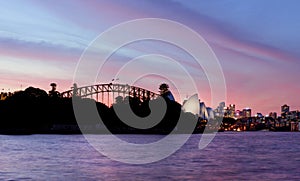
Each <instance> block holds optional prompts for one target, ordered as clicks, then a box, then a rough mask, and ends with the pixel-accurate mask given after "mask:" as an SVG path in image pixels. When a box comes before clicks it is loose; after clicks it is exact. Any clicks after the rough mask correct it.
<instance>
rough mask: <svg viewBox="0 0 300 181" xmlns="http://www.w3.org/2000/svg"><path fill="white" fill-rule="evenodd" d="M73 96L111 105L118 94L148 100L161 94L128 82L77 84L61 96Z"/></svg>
mask: <svg viewBox="0 0 300 181" xmlns="http://www.w3.org/2000/svg"><path fill="white" fill-rule="evenodd" d="M73 96H76V97H81V98H92V99H95V100H96V101H97V102H99V101H100V102H102V103H104V104H107V105H109V104H110V102H111V103H112V101H114V98H115V97H117V96H123V97H124V98H125V97H126V96H129V97H135V98H139V99H140V100H141V101H147V100H152V99H155V98H157V97H158V96H159V94H157V93H155V92H152V91H150V90H146V89H144V88H141V87H137V86H132V85H128V84H113V83H108V84H97V85H89V86H83V87H77V85H76V84H74V86H73V87H72V89H71V90H68V91H65V92H62V93H61V97H65V98H71V97H73Z"/></svg>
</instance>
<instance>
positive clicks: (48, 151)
mask: <svg viewBox="0 0 300 181" xmlns="http://www.w3.org/2000/svg"><path fill="white" fill-rule="evenodd" d="M94 136H95V137H96V138H97V139H106V136H105V135H94ZM119 137H120V138H122V139H124V140H128V141H130V142H136V143H141V142H145V141H146V142H147V141H148V142H151V141H155V140H159V139H161V138H163V136H162V135H119ZM200 137H201V135H192V136H191V138H190V139H189V140H188V142H187V143H186V144H185V145H184V146H183V147H182V148H181V149H179V150H178V151H177V152H176V153H174V154H173V155H171V156H170V157H168V158H166V159H163V160H161V161H158V162H154V163H149V164H144V165H133V164H125V163H120V162H117V161H114V160H111V159H109V158H107V157H105V156H103V155H102V154H101V153H99V152H97V151H96V150H95V149H94V148H93V147H92V146H91V145H89V144H88V142H87V141H86V140H85V138H84V137H83V136H82V135H26V136H8V135H0V146H1V147H0V180H300V133H299V132H224V133H218V134H217V135H216V137H215V138H214V140H213V141H212V142H211V143H210V144H209V145H208V146H207V147H206V148H205V149H203V150H199V149H198V143H199V140H200ZM111 144H112V145H113V144H114V143H111ZM128 154H129V155H130V154H131V155H134V154H135V153H134V152H133V153H128Z"/></svg>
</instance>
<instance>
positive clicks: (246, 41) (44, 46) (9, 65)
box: [0, 0, 300, 115]
mask: <svg viewBox="0 0 300 181" xmlns="http://www.w3.org/2000/svg"><path fill="white" fill-rule="evenodd" d="M299 5H300V2H298V1H292V0H289V1H285V3H282V1H271V0H269V1H263V2H261V1H258V0H257V1H242V2H237V1H222V2H217V1H211V2H206V1H188V2H185V1H139V2H137V1H84V2H82V1H63V2H56V3H53V2H52V1H47V0H46V1H35V0H31V1H26V2H23V1H18V0H13V1H7V2H2V6H1V7H0V10H1V12H2V13H1V16H0V20H1V21H0V22H1V23H0V27H1V28H0V72H1V80H0V89H1V90H2V89H3V90H5V91H8V89H9V90H10V91H14V90H19V89H21V88H23V89H24V88H27V87H28V86H35V87H40V88H42V89H45V90H49V89H50V87H49V85H50V83H51V82H56V83H57V84H58V87H57V89H58V91H64V90H68V89H69V88H70V87H71V86H72V84H73V82H72V80H73V74H74V71H75V68H76V64H77V63H78V60H79V58H80V55H81V54H82V52H83V51H84V49H85V48H86V47H87V46H88V45H89V43H90V42H91V41H92V40H94V39H95V38H96V37H97V36H98V35H99V34H100V33H102V32H103V31H105V30H106V29H108V28H110V27H112V26H114V25H116V24H119V23H122V22H124V21H129V20H132V19H137V18H163V19H170V20H173V21H177V22H179V23H182V24H184V25H186V26H188V27H190V28H192V29H193V30H195V31H196V32H197V33H199V34H200V35H201V36H203V38H204V39H205V40H206V41H207V42H208V43H209V45H210V46H211V47H212V49H213V51H214V52H215V54H216V56H217V57H218V59H219V61H220V63H221V66H222V68H223V72H224V76H225V81H226V87H227V100H226V104H231V103H232V104H235V105H236V106H237V107H236V109H240V110H242V109H243V108H246V107H250V108H251V109H252V111H253V113H256V112H262V113H263V114H264V115H266V114H269V113H270V112H277V113H280V106H282V105H284V104H287V105H289V106H290V107H291V109H292V110H297V109H299V107H300V98H299V97H297V96H296V95H297V93H298V92H299V90H300V85H299V84H297V81H298V77H299V76H300V75H299V74H300V73H299V71H298V69H299V67H300V62H299V58H300V53H299V52H298V50H299V48H300V47H299V46H300V42H299V40H300V37H299V36H300V35H299V33H298V32H299V31H298V30H299V29H300V13H299V11H298V9H297V7H299ZM153 44H154V43H153V42H146V43H144V44H143V46H140V45H139V44H136V45H131V46H128V47H126V48H124V49H123V50H122V51H121V52H119V53H118V54H116V55H115V56H114V57H113V58H114V59H113V60H112V61H111V63H110V64H109V65H107V67H106V68H107V69H106V71H107V75H106V76H103V77H100V78H99V82H109V81H111V80H112V78H114V73H115V72H116V71H117V70H118V68H119V67H120V66H122V64H124V63H126V61H128V60H129V59H131V58H134V57H137V56H140V55H144V54H148V53H161V54H164V53H166V54H167V55H168V56H171V57H173V58H174V59H177V60H179V62H180V63H181V64H182V65H183V66H185V67H186V69H187V70H188V71H189V72H190V73H191V75H193V77H194V78H195V80H196V82H197V86H198V89H199V90H200V92H199V97H200V99H201V101H204V102H205V103H206V104H207V106H208V107H211V105H210V96H211V94H210V88H209V84H208V83H207V79H206V78H205V74H204V72H203V70H202V69H201V67H200V68H194V64H193V63H192V61H191V58H190V57H188V56H187V55H185V54H181V53H170V52H174V50H176V52H180V51H179V50H178V51H177V49H176V48H174V47H169V46H168V45H163V44H161V45H159V47H155V46H153ZM141 71H142V70H141ZM170 73H171V74H175V72H170ZM128 76H129V77H130V75H128ZM153 79H154V80H153V81H154V83H157V82H161V81H162V80H161V79H159V78H153ZM119 81H120V82H122V78H120V80H119ZM178 81H179V82H180V81H182V80H180V78H178ZM140 83H141V85H143V86H145V87H146V88H148V89H149V87H151V86H153V84H150V83H148V84H146V83H144V82H140ZM151 83H153V82H151ZM154 85H156V84H154ZM157 86H158V84H157ZM183 86H184V84H183ZM171 88H172V87H171ZM153 89H154V90H153ZM157 89H158V88H157V87H154V88H152V90H153V91H156V90H157ZM185 94H186V95H191V94H192V93H190V92H188V91H187V92H185ZM175 96H176V95H175ZM224 101H225V100H224Z"/></svg>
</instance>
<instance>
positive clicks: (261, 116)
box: [256, 112, 264, 118]
mask: <svg viewBox="0 0 300 181" xmlns="http://www.w3.org/2000/svg"><path fill="white" fill-rule="evenodd" d="M256 117H258V118H263V117H264V116H263V114H262V113H259V112H258V113H256Z"/></svg>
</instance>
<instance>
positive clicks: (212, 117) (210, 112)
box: [206, 107, 215, 119]
mask: <svg viewBox="0 0 300 181" xmlns="http://www.w3.org/2000/svg"><path fill="white" fill-rule="evenodd" d="M206 110H207V113H208V118H209V119H214V118H215V116H214V110H213V109H212V108H210V107H207V108H206Z"/></svg>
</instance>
